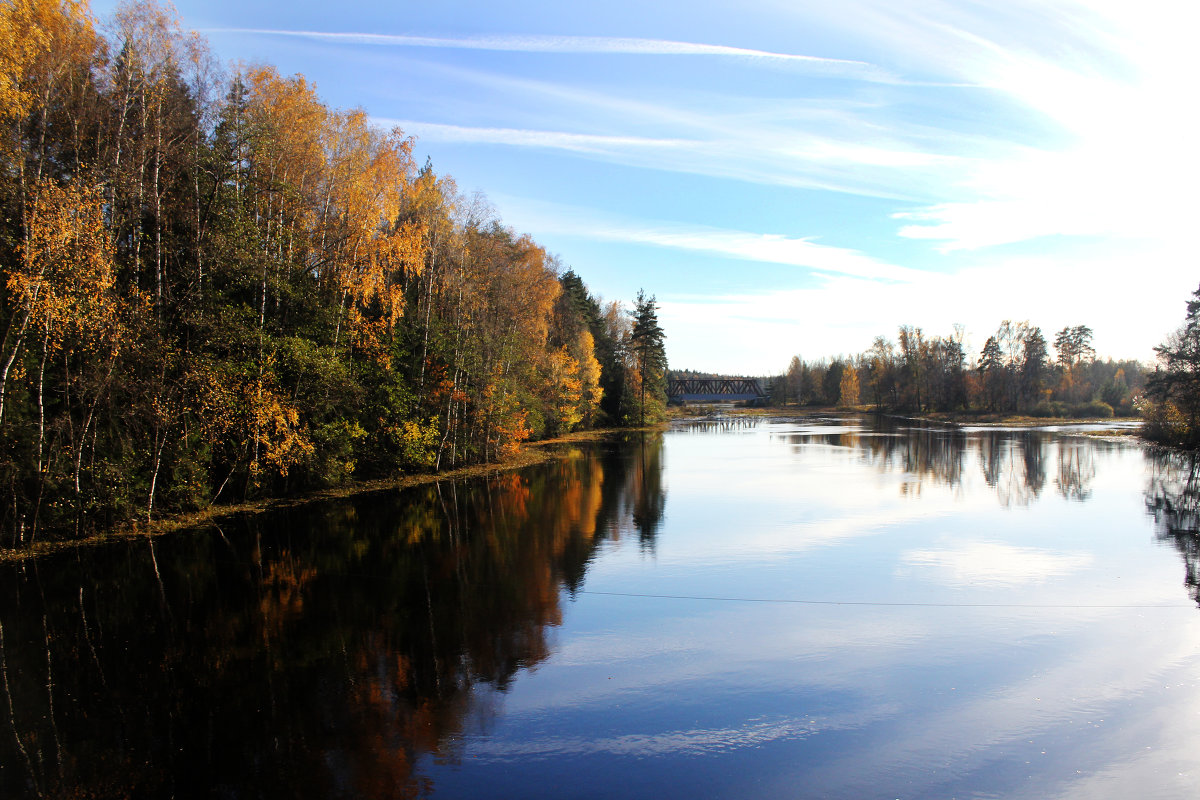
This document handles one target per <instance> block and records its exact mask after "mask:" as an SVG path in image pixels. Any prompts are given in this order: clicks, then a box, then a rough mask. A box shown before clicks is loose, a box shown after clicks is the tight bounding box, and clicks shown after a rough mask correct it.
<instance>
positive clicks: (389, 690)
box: [0, 435, 665, 798]
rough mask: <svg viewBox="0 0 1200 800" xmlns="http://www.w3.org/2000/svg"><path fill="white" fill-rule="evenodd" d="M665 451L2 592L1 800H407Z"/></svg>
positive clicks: (52, 562) (456, 742) (130, 549)
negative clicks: (426, 766)
mask: <svg viewBox="0 0 1200 800" xmlns="http://www.w3.org/2000/svg"><path fill="white" fill-rule="evenodd" d="M662 465H663V462H662V438H661V436H659V435H641V436H640V438H637V439H634V440H632V441H627V442H617V443H611V444H606V445H600V446H597V447H596V448H594V449H590V450H589V451H587V452H582V451H579V452H575V453H573V454H572V455H571V457H568V458H565V459H563V460H561V461H557V462H554V463H551V464H546V465H542V466H539V467H535V468H532V469H528V470H522V471H520V472H511V473H505V474H501V475H498V476H494V477H491V478H488V479H480V480H472V481H465V482H459V483H452V482H445V483H440V484H436V485H432V486H428V487H422V488H419V489H415V490H410V491H405V492H402V493H386V492H385V493H377V494H374V495H371V496H365V497H360V498H355V499H351V500H348V501H339V502H330V503H321V504H314V505H311V506H307V507H301V508H294V509H288V510H284V511H280V512H278V513H272V514H267V515H260V516H256V517H249V518H245V519H238V520H233V521H230V522H228V523H222V525H221V526H220V527H216V526H213V527H212V528H211V529H206V530H202V531H197V532H193V533H188V534H184V535H178V536H172V537H165V538H161V539H158V540H154V541H151V540H141V541H135V542H130V543H127V544H122V545H114V546H111V547H107V548H102V549H97V548H93V549H88V550H80V551H77V553H75V554H63V555H60V556H58V557H54V558H45V559H40V560H36V561H31V562H28V563H25V564H17V565H5V566H4V567H3V568H2V569H0V572H2V573H3V577H2V578H0V691H2V692H3V696H2V697H0V796H3V797H5V798H17V797H26V796H52V797H163V796H178V797H188V796H203V797H209V796H230V797H234V796H239V797H240V796H268V795H269V796H281V795H282V796H293V797H322V798H324V797H373V798H399V797H419V796H424V795H427V794H429V793H430V792H431V791H432V788H433V787H432V785H431V783H430V781H429V779H428V778H427V777H424V776H423V775H422V774H421V769H420V764H421V762H422V759H427V758H430V757H432V758H433V759H435V760H437V761H439V762H451V763H453V762H454V761H455V760H456V759H457V758H459V757H460V753H461V741H462V738H463V737H464V736H465V735H467V734H469V733H472V732H478V731H485V730H487V729H488V727H489V725H490V724H491V720H492V719H494V717H495V715H496V714H497V713H498V708H499V695H500V693H502V692H504V691H505V690H506V689H507V688H508V687H509V686H510V685H511V683H512V681H513V679H514V677H515V676H516V675H517V674H518V673H519V672H520V671H521V670H523V669H527V668H530V667H532V666H535V665H537V664H538V663H540V662H542V661H543V660H544V659H546V658H547V657H548V655H549V654H550V653H551V651H552V649H553V646H554V643H553V639H552V636H551V632H552V631H553V630H554V629H555V626H557V625H558V624H560V623H561V620H562V607H561V602H562V598H563V596H564V595H563V592H564V590H565V591H566V592H568V593H573V592H574V591H576V590H577V589H578V588H579V587H580V586H581V585H582V583H583V580H584V576H585V574H586V571H587V568H588V564H589V563H590V561H591V560H592V559H593V558H594V557H595V555H596V553H597V551H598V549H599V548H600V546H601V545H602V543H603V542H605V541H614V540H619V539H621V538H622V537H627V536H630V535H636V536H637V537H638V541H639V543H640V545H641V546H642V547H643V548H647V549H652V548H653V546H654V539H655V536H656V535H657V532H658V529H659V526H660V524H661V521H662V518H663V513H664V508H665V492H664V484H663V480H662Z"/></svg>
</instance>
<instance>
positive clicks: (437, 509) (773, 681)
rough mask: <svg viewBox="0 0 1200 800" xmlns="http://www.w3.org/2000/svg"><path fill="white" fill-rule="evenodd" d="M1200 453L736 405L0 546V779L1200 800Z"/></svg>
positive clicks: (358, 792)
mask: <svg viewBox="0 0 1200 800" xmlns="http://www.w3.org/2000/svg"><path fill="white" fill-rule="evenodd" d="M1196 474H1197V470H1196V465H1195V464H1194V463H1193V462H1192V461H1190V460H1188V459H1187V458H1185V457H1181V456H1170V455H1164V454H1156V453H1154V452H1152V451H1147V450H1144V449H1142V448H1140V447H1137V446H1135V445H1132V444H1129V443H1121V442H1115V441H1104V440H1100V439H1093V438H1084V437H1081V436H1078V435H1075V434H1074V433H1073V432H1072V431H1029V430H1024V431H1007V430H1006V431H996V430H972V431H965V432H963V431H957V432H956V431H945V430H936V429H922V428H919V427H907V426H896V425H890V426H889V425H880V424H877V423H871V422H870V421H860V420H855V419H849V420H838V419H813V420H799V421H797V420H792V421H780V422H767V421H762V422H754V421H748V422H743V421H736V420H735V421H725V422H720V421H719V422H713V423H695V424H686V425H681V426H679V427H677V428H675V429H673V430H671V431H669V432H667V433H666V434H664V435H654V436H645V437H634V438H627V439H614V440H613V441H611V442H608V443H605V444H602V445H597V446H588V447H585V448H578V449H576V450H574V451H572V452H571V453H570V454H569V455H568V457H567V458H565V459H564V460H562V461H559V462H556V463H553V464H548V465H542V466H538V467H535V468H532V469H528V470H523V471H519V472H508V473H502V474H499V475H497V476H494V477H491V478H487V479H478V480H471V481H463V482H458V483H454V482H443V483H442V484H439V485H434V486H430V487H424V488H420V489H415V490H409V491H405V492H380V493H375V494H372V495H367V496H363V497H358V498H354V499H352V500H348V501H337V502H328V503H319V504H312V505H309V506H304V507H300V508H292V509H287V510H283V511H280V512H278V513H273V514H269V515H261V516H257V517H249V518H243V519H233V520H229V521H226V522H222V523H221V524H220V525H217V526H211V527H208V528H205V529H202V530H199V531H194V532H189V533H185V534H180V535H174V536H169V537H163V538H160V539H157V540H154V542H153V543H151V542H149V541H138V542H131V543H123V544H118V545H113V546H107V547H103V548H85V549H80V550H79V551H77V552H73V553H67V554H61V555H58V556H55V557H52V558H45V559H40V560H37V561H33V562H29V563H27V564H24V565H16V566H14V565H6V566H4V567H2V568H0V625H2V629H0V634H2V636H0V667H2V672H3V675H2V677H3V681H0V796H3V797H5V798H7V797H24V796H37V794H38V793H39V792H40V793H43V794H45V795H47V796H64V795H66V796H70V795H75V796H114V797H123V796H150V797H154V796H170V795H174V796H177V797H193V796H194V797H209V796H225V797H260V796H295V797H422V796H430V797H462V798H487V797H496V798H501V797H564V798H591V797H597V798H599V797H616V796H620V797H634V798H638V797H646V798H651V797H654V798H662V797H668V798H670V797H679V798H685V797H686V798H694V797H714V798H724V797H728V798H744V797H764V798H775V797H835V798H841V797H845V798H867V797H888V798H901V797H903V798H917V797H929V798H944V797H1030V798H1046V797H1081V798H1084V797H1086V798H1105V797H1112V798H1124V797H1130V796H1144V797H1156V798H1157V797H1189V798H1190V797H1194V796H1196V792H1197V789H1198V788H1200V778H1198V773H1197V768H1198V767H1200V755H1197V754H1196V748H1195V743H1196V742H1197V741H1200V684H1198V682H1197V678H1198V676H1200V610H1198V608H1197V600H1198V598H1200V594H1198V590H1197V585H1198V583H1200V580H1198V570H1197V564H1198V561H1197V558H1198V552H1200V551H1198V547H1197V534H1196V530H1197V524H1198V523H1200V516H1198V514H1197V509H1198V508H1200V502H1198V494H1197V484H1196Z"/></svg>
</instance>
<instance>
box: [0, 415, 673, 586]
mask: <svg viewBox="0 0 1200 800" xmlns="http://www.w3.org/2000/svg"><path fill="white" fill-rule="evenodd" d="M663 427H665V426H663V425H648V426H646V427H644V428H598V429H594V430H587V431H576V432H575V433H569V434H566V435H565V436H557V437H555V438H553V439H543V440H541V441H538V442H529V443H526V444H525V445H524V446H523V447H522V448H521V450H520V451H519V452H518V453H517V455H515V456H514V457H513V458H511V459H509V460H507V461H504V462H502V463H497V464H473V465H471V466H466V467H459V468H458V469H452V470H446V471H444V472H422V473H413V474H409V475H400V476H398V477H393V478H376V479H374V480H364V481H353V482H351V483H346V484H342V485H341V486H335V487H332V488H329V489H321V490H318V491H315V492H307V493H305V494H303V495H298V496H296V497H269V498H262V499H259V500H252V501H248V502H244V503H235V504H231V505H215V506H209V507H208V508H206V509H202V510H199V511H192V512H189V513H186V514H176V515H172V516H169V517H162V518H158V519H152V520H136V521H133V522H128V523H125V524H123V525H120V526H118V527H116V528H113V529H112V530H108V531H104V532H102V533H95V534H92V535H90V536H85V537H82V538H79V539H64V540H54V539H48V540H46V541H35V542H33V543H31V544H29V545H28V546H26V547H22V548H19V549H18V548H10V547H0V563H5V562H12V561H23V560H27V559H34V558H38V557H40V556H44V555H49V554H51V553H57V552H61V551H64V550H70V549H72V548H78V547H94V546H96V545H100V544H106V543H109V542H114V541H119V540H123V539H138V538H153V537H157V536H163V535H165V534H169V533H176V532H179V531H184V530H187V529H189V528H197V527H200V526H202V525H205V524H208V523H214V522H217V521H219V520H221V519H224V518H226V517H230V516H234V515H237V514H261V513H263V512H266V511H272V510H275V509H280V508H289V507H293V506H302V505H306V504H308V503H313V502H317V501H320V500H336V499H339V498H345V497H353V496H355V495H360V494H367V493H370V492H381V491H390V490H400V489H409V488H412V487H414V486H425V485H428V484H431V483H438V482H440V481H454V480H462V479H465V478H477V477H481V476H486V475H495V474H499V473H503V472H511V471H512V470H516V469H524V468H525V467H531V466H534V465H535V464H544V463H546V462H549V461H554V460H556V459H558V458H563V457H565V456H566V454H567V450H566V448H565V447H564V445H570V444H577V443H582V442H598V441H603V440H604V439H606V438H608V437H611V436H616V435H620V434H623V433H637V432H639V431H659V430H662V429H663Z"/></svg>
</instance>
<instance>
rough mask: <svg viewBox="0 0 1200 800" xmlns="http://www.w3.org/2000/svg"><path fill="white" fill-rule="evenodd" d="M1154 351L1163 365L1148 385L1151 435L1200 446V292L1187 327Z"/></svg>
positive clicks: (1189, 309)
mask: <svg viewBox="0 0 1200 800" xmlns="http://www.w3.org/2000/svg"><path fill="white" fill-rule="evenodd" d="M1154 350H1155V352H1156V353H1158V361H1159V366H1158V367H1157V368H1156V369H1155V370H1154V373H1153V374H1152V375H1151V376H1150V377H1149V379H1148V380H1147V382H1146V395H1147V396H1148V397H1149V398H1150V400H1151V401H1152V403H1153V406H1152V408H1151V410H1150V413H1149V414H1148V416H1147V431H1146V432H1147V435H1148V436H1150V437H1151V438H1155V439H1158V440H1160V441H1165V442H1168V443H1171V444H1183V445H1188V446H1194V445H1196V444H1197V443H1200V289H1197V290H1196V291H1195V292H1193V293H1192V299H1191V300H1189V301H1188V304H1187V316H1186V317H1185V318H1184V322H1183V326H1182V327H1181V328H1180V329H1179V330H1178V331H1176V332H1175V333H1174V334H1172V335H1171V336H1170V338H1168V339H1167V341H1166V342H1164V343H1163V344H1161V345H1159V346H1158V347H1156V348H1154Z"/></svg>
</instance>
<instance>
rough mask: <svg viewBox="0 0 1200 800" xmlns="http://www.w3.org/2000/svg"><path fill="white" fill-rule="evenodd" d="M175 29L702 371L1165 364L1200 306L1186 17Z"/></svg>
mask: <svg viewBox="0 0 1200 800" xmlns="http://www.w3.org/2000/svg"><path fill="white" fill-rule="evenodd" d="M114 6H115V3H109V2H97V3H95V4H94V5H93V11H94V12H95V13H96V14H97V15H99V16H101V17H103V16H105V15H106V14H108V13H109V12H110V11H111V10H112V8H113V7H114ZM176 8H177V10H178V12H179V16H180V18H181V22H182V25H183V26H184V27H185V28H187V29H195V30H199V31H200V32H202V33H203V34H204V35H205V37H206V38H207V39H208V40H209V43H210V45H211V47H212V49H213V50H214V52H215V53H216V55H217V56H218V58H219V59H221V60H222V61H225V62H229V61H234V60H241V61H245V62H251V63H253V62H267V63H271V64H274V65H275V66H276V67H278V69H279V70H280V71H281V72H283V73H285V74H291V73H297V72H298V73H302V74H304V75H305V76H306V77H308V78H309V79H310V80H312V81H314V82H315V83H316V85H317V91H318V93H319V94H320V95H321V97H322V98H323V99H324V100H325V101H326V102H327V103H329V104H330V105H333V106H338V107H353V106H361V107H362V108H364V109H366V110H367V112H368V113H369V114H370V115H371V116H372V118H374V119H375V120H376V121H377V122H378V123H379V124H380V125H384V126H389V127H390V126H393V125H399V126H400V127H401V128H403V129H404V130H405V131H406V132H407V133H409V134H412V135H414V136H415V137H416V138H417V141H416V147H415V151H416V155H417V158H418V160H421V161H423V160H424V159H425V158H426V157H427V156H428V157H429V158H431V159H432V161H433V165H434V167H435V169H436V170H437V171H438V172H440V173H448V174H450V175H452V176H453V177H454V178H455V179H456V181H457V183H458V185H459V188H460V189H461V190H463V191H464V192H467V193H470V192H474V191H476V190H478V191H482V192H484V193H485V194H486V195H487V196H488V199H489V200H490V202H491V204H492V206H493V207H494V208H495V210H496V212H497V214H498V215H499V216H500V217H501V219H502V220H503V221H504V222H505V224H507V225H510V226H512V227H514V228H516V229H517V230H518V231H521V232H527V233H529V234H531V235H532V236H533V237H534V238H535V239H536V240H537V241H538V242H540V243H541V244H543V245H544V246H546V248H547V249H548V250H550V251H551V252H553V253H556V254H558V255H559V256H560V257H561V259H562V261H563V263H564V264H566V265H569V266H571V267H573V268H574V269H575V270H576V271H577V272H578V273H579V274H580V275H581V276H582V277H583V279H584V280H585V281H586V282H587V283H588V285H589V287H590V288H591V289H592V291H593V292H595V293H597V294H599V295H602V296H603V297H604V299H606V300H622V301H625V302H628V301H630V300H631V299H632V297H633V296H634V295H635V294H636V293H637V291H638V289H639V288H644V289H645V290H646V291H647V292H648V293H652V294H654V295H656V296H657V298H658V301H659V304H660V321H661V323H662V325H663V327H664V329H665V331H666V333H667V337H668V339H667V352H668V356H669V359H670V362H671V364H672V365H673V366H676V367H689V368H693V369H704V370H713V371H723V372H730V373H754V374H758V373H772V372H778V371H781V370H783V369H784V368H785V367H786V365H787V362H788V360H789V359H790V358H791V356H792V355H794V354H800V355H802V356H803V357H805V358H819V357H823V356H833V355H837V354H850V353H857V352H861V351H862V350H865V349H866V348H868V347H869V346H870V345H871V342H872V340H873V339H874V337H875V336H876V335H885V336H887V337H889V338H894V337H895V333H896V328H897V327H898V326H899V325H903V324H910V325H917V326H920V327H922V328H923V329H924V330H925V331H926V332H927V333H930V334H948V333H950V332H951V328H952V326H953V325H955V324H961V325H963V326H964V327H965V329H966V331H967V334H968V343H969V345H970V347H971V349H972V350H973V351H975V352H977V351H978V349H979V348H980V347H982V345H983V342H984V341H985V340H986V338H987V336H988V335H989V334H990V333H991V332H992V331H994V330H995V328H996V327H997V325H998V324H999V323H1000V321H1001V320H1003V319H1012V320H1023V319H1028V320H1029V321H1030V322H1031V323H1032V324H1035V325H1039V326H1041V328H1042V330H1043V331H1044V332H1045V334H1046V337H1047V339H1052V338H1053V333H1054V331H1056V330H1058V329H1060V328H1062V327H1064V326H1067V325H1077V324H1086V325H1089V326H1091V327H1092V328H1093V330H1094V331H1095V343H1096V347H1097V349H1098V351H1099V352H1100V353H1101V354H1102V355H1111V356H1114V357H1122V358H1124V357H1129V358H1140V359H1144V360H1147V361H1149V360H1150V359H1151V358H1152V356H1153V352H1152V348H1153V347H1154V345H1156V344H1158V343H1160V342H1161V341H1162V340H1163V338H1164V337H1165V336H1166V335H1167V334H1168V333H1169V332H1170V331H1172V330H1173V329H1174V328H1176V327H1177V326H1178V325H1179V323H1180V322H1181V321H1182V318H1183V314H1184V310H1185V309H1184V303H1185V301H1186V300H1187V299H1188V297H1189V296H1190V293H1191V292H1192V291H1194V290H1195V289H1196V287H1197V285H1198V283H1200V269H1197V264H1196V245H1195V243H1194V242H1193V241H1192V238H1193V236H1192V230H1193V229H1194V228H1195V227H1196V220H1197V219H1198V218H1200V215H1198V212H1200V200H1198V199H1197V193H1196V187H1197V185H1198V180H1197V179H1198V178H1200V174H1198V173H1200V158H1198V157H1197V154H1196V141H1195V140H1196V130H1197V121H1198V120H1197V118H1198V116H1200V115H1198V112H1197V111H1196V106H1197V104H1196V102H1195V86H1194V79H1195V76H1196V75H1197V74H1198V70H1197V68H1196V67H1197V65H1196V58H1197V57H1196V55H1195V53H1196V50H1195V47H1194V45H1193V43H1192V41H1191V38H1192V34H1193V33H1194V31H1195V30H1196V29H1197V21H1198V20H1197V17H1198V16H1200V10H1198V9H1194V8H1193V7H1192V6H1191V5H1190V4H1185V3H1178V2H1169V3H1166V2H1157V1H1156V0H1152V1H1151V2H1138V3H1130V2H1126V1H1125V0H1114V1H1113V2H1085V3H1080V2H1062V1H1060V0H1036V2H1025V1H1024V0H1015V1H1014V0H1009V1H1008V2H1004V3H994V2H993V3H983V2H962V1H959V2H928V1H926V0H904V1H903V2H896V0H879V1H878V2H876V1H875V0H839V2H836V3H832V2H804V1H802V0H799V1H798V0H743V1H742V2H739V3H737V4H732V3H704V2H696V0H690V1H689V2H686V3H684V2H674V0H671V1H670V2H645V0H643V1H642V2H637V3H634V2H626V0H614V1H612V2H605V3H594V4H592V3H579V4H575V3H563V2H561V0H558V1H556V2H545V3H543V2H519V3H506V2H501V1H499V0H496V1H494V2H456V1H455V0H436V1H434V2H430V1H429V0H426V2H421V3H414V2H400V1H398V0H391V2H353V1H349V2H343V3H341V4H336V5H331V4H329V3H328V1H327V0H323V1H322V2H312V1H311V0H296V1H294V2H287V3H276V2H259V1H258V0H240V1H239V2H233V1H232V0H182V2H178V3H177V4H176ZM331 8H333V9H334V11H333V12H331V11H330V9H331Z"/></svg>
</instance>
